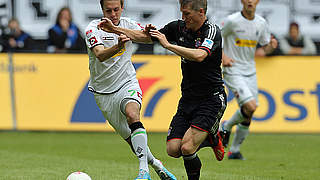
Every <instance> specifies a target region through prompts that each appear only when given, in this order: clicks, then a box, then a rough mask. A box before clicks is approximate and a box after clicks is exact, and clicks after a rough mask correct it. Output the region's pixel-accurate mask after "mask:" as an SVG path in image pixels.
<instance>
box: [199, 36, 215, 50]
mask: <svg viewBox="0 0 320 180" xmlns="http://www.w3.org/2000/svg"><path fill="white" fill-rule="evenodd" d="M213 44H214V43H213V41H212V40H211V39H208V38H205V39H204V41H203V43H202V44H201V46H203V47H206V48H209V49H211V48H212V46H213Z"/></svg>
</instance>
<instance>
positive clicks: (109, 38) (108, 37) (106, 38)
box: [102, 36, 114, 41]
mask: <svg viewBox="0 0 320 180" xmlns="http://www.w3.org/2000/svg"><path fill="white" fill-rule="evenodd" d="M102 40H104V41H113V40H114V37H112V36H103V37H102Z"/></svg>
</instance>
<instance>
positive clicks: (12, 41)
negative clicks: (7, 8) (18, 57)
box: [1, 18, 35, 52]
mask: <svg viewBox="0 0 320 180" xmlns="http://www.w3.org/2000/svg"><path fill="white" fill-rule="evenodd" d="M34 42H35V41H34V40H33V39H32V37H31V36H30V35H29V34H28V33H26V32H24V31H23V30H22V29H21V27H20V25H19V22H18V20H17V19H15V18H12V19H10V20H9V22H8V27H7V28H5V29H4V32H3V34H2V43H1V44H2V48H3V49H2V51H4V52H8V51H13V52H30V51H32V50H34V44H35V43H34Z"/></svg>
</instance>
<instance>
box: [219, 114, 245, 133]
mask: <svg viewBox="0 0 320 180" xmlns="http://www.w3.org/2000/svg"><path fill="white" fill-rule="evenodd" d="M244 120H245V118H244V117H243V116H242V114H241V112H240V109H238V110H237V111H236V112H235V113H234V114H233V116H232V117H231V118H230V119H229V120H228V121H226V122H225V123H224V126H223V127H224V130H227V131H231V129H232V127H233V126H234V125H236V124H239V123H241V122H243V121H244Z"/></svg>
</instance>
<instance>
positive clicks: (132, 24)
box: [128, 19, 144, 30]
mask: <svg viewBox="0 0 320 180" xmlns="http://www.w3.org/2000/svg"><path fill="white" fill-rule="evenodd" d="M128 23H129V29H133V30H143V29H144V28H143V27H142V26H141V24H140V23H137V22H136V21H134V20H131V19H130V20H129V21H128Z"/></svg>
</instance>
